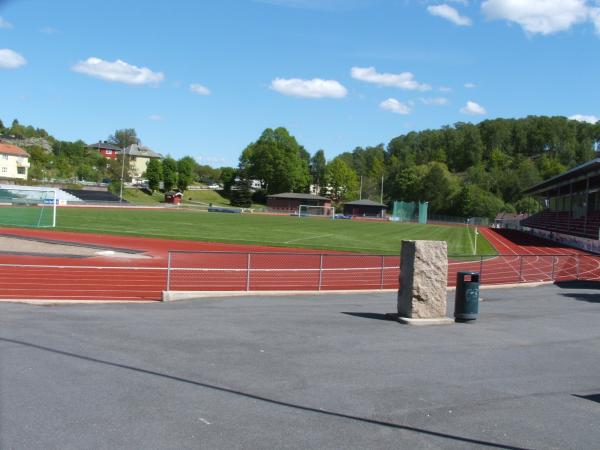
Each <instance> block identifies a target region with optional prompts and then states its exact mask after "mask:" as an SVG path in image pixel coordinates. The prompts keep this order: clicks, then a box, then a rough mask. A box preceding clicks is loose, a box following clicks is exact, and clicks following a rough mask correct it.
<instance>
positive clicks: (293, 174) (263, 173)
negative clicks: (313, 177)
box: [239, 128, 310, 194]
mask: <svg viewBox="0 0 600 450" xmlns="http://www.w3.org/2000/svg"><path fill="white" fill-rule="evenodd" d="M306 155H307V152H306V150H304V148H303V147H301V146H300V145H299V144H298V142H297V141H296V139H295V138H294V137H293V136H292V135H290V134H289V132H288V131H287V130H286V129H285V128H277V129H275V130H272V129H271V128H267V129H266V130H265V131H263V133H262V134H261V136H260V138H259V139H258V140H257V141H256V142H254V143H252V144H250V145H249V146H248V147H246V149H245V150H244V151H243V152H242V155H241V156H240V165H239V168H240V170H241V171H242V172H243V173H244V174H246V176H247V177H248V178H249V179H256V180H260V181H261V183H262V184H263V186H264V187H265V188H266V190H267V192H268V193H269V194H274V193H281V192H286V191H289V192H307V191H308V188H309V185H310V172H309V168H308V162H307V160H306V159H305V158H306Z"/></svg>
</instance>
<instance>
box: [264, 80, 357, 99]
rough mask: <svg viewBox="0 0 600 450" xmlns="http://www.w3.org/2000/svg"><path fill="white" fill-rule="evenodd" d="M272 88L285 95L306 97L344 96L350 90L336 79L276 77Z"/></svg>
mask: <svg viewBox="0 0 600 450" xmlns="http://www.w3.org/2000/svg"><path fill="white" fill-rule="evenodd" d="M270 87H271V89H273V90H274V91H277V92H279V93H280V94H283V95H291V96H294V97H306V98H324V97H329V98H343V97H345V96H346V95H347V94H348V90H347V89H346V88H345V87H344V86H343V85H342V84H340V83H339V82H338V81H335V80H322V79H321V78H313V79H312V80H302V79H300V78H287V79H286V78H275V79H274V80H273V81H272V82H271V86H270Z"/></svg>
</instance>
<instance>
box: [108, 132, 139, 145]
mask: <svg viewBox="0 0 600 450" xmlns="http://www.w3.org/2000/svg"><path fill="white" fill-rule="evenodd" d="M108 141H109V142H110V143H111V144H114V145H116V146H117V147H121V148H125V147H129V146H130V145H132V144H139V143H140V140H139V139H138V136H137V133H136V132H135V130H134V129H133V128H123V129H121V130H116V131H115V133H114V134H111V135H110V136H109V137H108Z"/></svg>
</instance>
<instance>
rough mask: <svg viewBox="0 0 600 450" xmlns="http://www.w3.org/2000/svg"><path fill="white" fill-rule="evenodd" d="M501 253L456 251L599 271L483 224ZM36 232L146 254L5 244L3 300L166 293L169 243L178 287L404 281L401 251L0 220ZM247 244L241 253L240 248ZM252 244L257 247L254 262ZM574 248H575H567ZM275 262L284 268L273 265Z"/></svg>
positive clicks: (556, 270)
mask: <svg viewBox="0 0 600 450" xmlns="http://www.w3.org/2000/svg"><path fill="white" fill-rule="evenodd" d="M480 231H481V233H482V234H484V235H485V237H486V238H487V239H488V240H489V241H490V242H491V243H492V244H493V245H494V247H495V248H496V249H497V250H498V252H499V253H500V254H501V255H502V256H496V257H492V258H486V259H483V260H477V261H459V260H456V259H454V260H452V259H451V260H450V262H449V275H448V278H449V280H448V282H449V284H450V285H453V284H454V283H455V279H456V272H457V271H464V270H467V271H477V272H481V275H482V282H483V283H484V284H507V283H518V282H533V281H551V280H552V279H555V280H566V279H575V278H581V279H600V257H596V256H593V255H589V254H588V253H585V252H582V251H579V250H575V249H572V248H569V247H562V246H559V245H557V244H554V243H551V242H548V241H543V240H541V239H537V238H534V237H531V236H529V235H525V234H523V233H519V232H514V231H507V230H503V231H499V230H492V229H486V228H484V229H481V230H480ZM0 233H1V234H4V235H7V234H13V235H18V236H23V237H29V238H35V239H42V240H43V239H50V240H60V241H65V242H72V243H79V244H92V245H102V246H108V247H116V248H125V249H132V250H137V251H140V252H144V254H145V255H146V256H148V258H147V259H133V258H131V259H130V258H112V257H107V256H96V257H91V258H65V257H53V256H28V255H9V254H1V253H0V300H1V299H5V300H6V299H31V300H36V299H40V300H41V299H44V300H53V299H55V300H58V299H60V300H159V299H160V297H161V291H163V290H165V287H166V283H167V270H166V267H167V255H168V251H169V250H172V251H188V252H189V251H197V252H212V253H194V254H190V253H174V254H173V255H172V261H171V267H173V268H174V270H173V271H172V272H171V275H170V284H171V289H172V290H205V291H216V290H219V291H226V290H231V291H235V290H245V289H246V288H247V287H249V288H250V290H255V291H257V290H316V289H319V288H320V289H321V290H335V289H380V288H386V289H394V288H397V287H398V281H397V280H398V274H399V257H395V256H385V257H382V256H377V255H354V254H344V253H335V254H327V255H324V256H321V255H320V254H319V252H318V251H310V250H306V249H294V248H277V247H257V246H248V245H233V244H220V243H205V242H189V241H177V240H166V239H148V238H134V237H125V236H110V235H95V234H85V233H67V232H60V231H49V230H31V229H14V228H4V229H2V228H0ZM240 252H241V253H240ZM248 252H260V253H253V254H252V255H251V261H250V267H251V271H250V272H248V270H247V268H248V264H249V261H248ZM564 255H567V256H564ZM273 269H277V270H276V271H274V270H273Z"/></svg>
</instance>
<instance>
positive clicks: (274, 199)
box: [267, 192, 331, 212]
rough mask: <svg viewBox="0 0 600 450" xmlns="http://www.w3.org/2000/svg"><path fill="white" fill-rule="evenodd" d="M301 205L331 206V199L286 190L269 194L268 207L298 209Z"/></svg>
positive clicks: (288, 209) (280, 209)
mask: <svg viewBox="0 0 600 450" xmlns="http://www.w3.org/2000/svg"><path fill="white" fill-rule="evenodd" d="M300 205H308V206H323V207H325V208H330V207H331V199H329V198H327V197H321V196H320V195H314V194H301V193H298V192H284V193H282V194H273V195H269V196H267V207H269V208H271V209H272V210H276V211H289V212H293V211H298V208H299V207H300Z"/></svg>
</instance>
